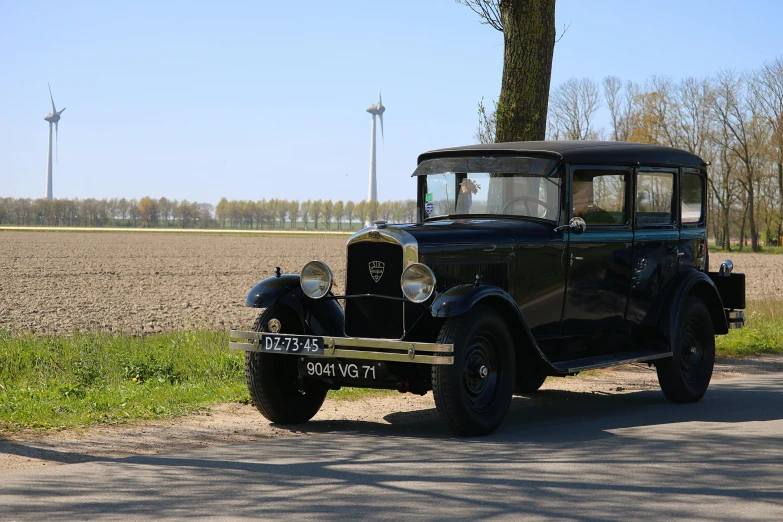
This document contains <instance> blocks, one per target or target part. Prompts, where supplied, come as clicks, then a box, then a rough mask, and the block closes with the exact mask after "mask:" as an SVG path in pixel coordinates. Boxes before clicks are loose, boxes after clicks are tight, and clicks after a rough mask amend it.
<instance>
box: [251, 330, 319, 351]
mask: <svg viewBox="0 0 783 522" xmlns="http://www.w3.org/2000/svg"><path fill="white" fill-rule="evenodd" d="M261 349H262V351H264V352H269V353H298V354H305V355H323V354H324V340H323V338H322V337H306V336H303V335H299V336H296V337H294V336H290V335H285V334H267V333H265V334H262V335H261Z"/></svg>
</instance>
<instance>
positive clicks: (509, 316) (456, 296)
mask: <svg viewBox="0 0 783 522" xmlns="http://www.w3.org/2000/svg"><path fill="white" fill-rule="evenodd" d="M479 303H484V304H487V305H489V306H491V307H493V308H494V309H496V310H498V312H500V313H501V315H502V316H503V318H504V319H505V320H506V323H507V324H508V325H509V328H511V335H512V337H513V338H514V340H515V341H517V342H519V341H520V340H523V342H525V341H526V343H525V344H526V345H527V346H528V347H529V348H530V351H529V353H526V354H524V355H532V356H533V358H534V359H535V360H536V362H538V363H539V364H541V365H542V366H543V368H544V369H545V370H546V372H547V373H548V374H549V375H566V374H567V373H566V372H563V371H562V370H560V369H558V368H556V367H555V366H554V365H553V364H552V363H551V362H550V361H549V359H547V357H546V355H544V352H543V351H542V350H541V347H540V346H539V345H538V342H537V341H536V339H535V337H533V333H532V332H531V331H530V328H529V327H528V325H527V321H525V317H524V315H523V314H522V310H520V309H519V305H517V303H516V301H514V298H513V297H511V295H509V293H508V292H506V291H505V290H503V289H502V288H500V287H497V286H492V285H483V284H481V285H475V284H463V285H456V286H452V287H451V288H449V289H448V290H446V291H445V292H443V293H442V294H439V295H438V296H437V297H436V298H435V299H434V300H433V302H432V305H430V311H431V313H432V317H434V318H438V319H448V318H450V317H457V316H460V315H462V314H464V313H467V312H469V311H470V310H471V309H472V308H473V307H474V306H476V305H477V304H479ZM516 348H517V351H518V352H520V351H521V350H522V349H523V348H522V347H521V346H520V345H519V344H518V345H517V347H516Z"/></svg>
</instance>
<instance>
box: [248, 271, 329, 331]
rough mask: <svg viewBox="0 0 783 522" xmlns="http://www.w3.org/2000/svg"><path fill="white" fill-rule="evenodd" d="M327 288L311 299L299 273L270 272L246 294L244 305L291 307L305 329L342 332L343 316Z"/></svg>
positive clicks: (254, 306) (253, 306) (252, 306)
mask: <svg viewBox="0 0 783 522" xmlns="http://www.w3.org/2000/svg"><path fill="white" fill-rule="evenodd" d="M332 295H333V294H332V293H331V292H330V293H329V295H328V296H327V297H324V298H322V299H311V298H309V297H307V296H306V295H304V292H303V291H302V287H301V286H299V275H298V274H283V275H281V276H279V277H277V276H272V277H268V278H266V279H264V280H263V281H260V282H259V283H258V284H256V285H255V286H254V287H253V288H252V289H251V290H250V292H248V294H247V297H246V298H245V306H248V307H250V308H269V307H270V306H272V305H275V304H284V305H286V306H288V307H290V308H291V309H292V310H293V311H294V312H295V313H296V314H297V315H298V316H299V319H300V320H301V321H302V327H303V328H304V331H305V332H309V333H312V334H315V335H329V336H343V335H345V334H344V330H343V325H344V324H345V316H344V314H343V309H342V307H341V306H340V305H339V303H338V302H337V301H335V300H334V299H330V297H331V296H332Z"/></svg>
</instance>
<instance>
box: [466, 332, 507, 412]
mask: <svg viewBox="0 0 783 522" xmlns="http://www.w3.org/2000/svg"><path fill="white" fill-rule="evenodd" d="M473 341H474V342H473V343H472V344H471V346H470V347H469V348H468V351H467V354H466V355H465V359H464V361H465V364H464V365H463V368H462V375H463V382H464V385H465V393H466V395H467V398H468V401H469V403H470V407H471V408H472V409H473V410H474V411H477V412H481V411H485V410H486V409H487V407H488V406H490V405H491V404H492V402H493V401H494V400H495V397H496V395H497V391H498V378H499V375H498V360H497V359H498V357H497V353H498V351H499V348H498V346H497V341H495V339H494V338H493V337H492V336H491V334H489V333H488V332H481V333H480V334H478V335H477V336H475V337H474V338H473Z"/></svg>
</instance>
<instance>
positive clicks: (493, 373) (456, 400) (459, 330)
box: [432, 305, 515, 436]
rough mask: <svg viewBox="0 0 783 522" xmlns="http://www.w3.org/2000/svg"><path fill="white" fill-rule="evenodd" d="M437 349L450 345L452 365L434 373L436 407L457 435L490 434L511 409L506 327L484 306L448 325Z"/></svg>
mask: <svg viewBox="0 0 783 522" xmlns="http://www.w3.org/2000/svg"><path fill="white" fill-rule="evenodd" d="M438 343H442V344H453V345H454V364H453V365H435V366H433V367H432V393H433V395H434V396H435V406H436V408H437V410H438V413H439V414H440V416H441V417H442V418H443V419H444V420H445V422H446V424H447V425H448V426H449V428H451V430H452V431H454V432H455V433H456V434H458V435H463V436H476V435H487V434H489V433H492V432H493V431H495V430H496V429H497V427H498V426H500V423H502V422H503V419H504V418H505V416H506V412H508V407H509V406H510V405H511V394H512V392H513V391H514V369H515V359H514V344H513V340H512V338H511V334H510V333H509V330H508V326H507V325H506V323H505V321H504V320H503V318H502V317H500V315H499V314H498V313H497V312H495V311H494V310H493V309H492V308H490V307H488V306H482V305H479V306H476V307H474V308H473V309H472V310H471V311H470V312H468V313H467V314H465V315H461V316H459V317H455V318H451V319H448V320H447V321H446V323H445V324H444V325H443V327H442V328H441V330H440V334H439V335H438Z"/></svg>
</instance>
